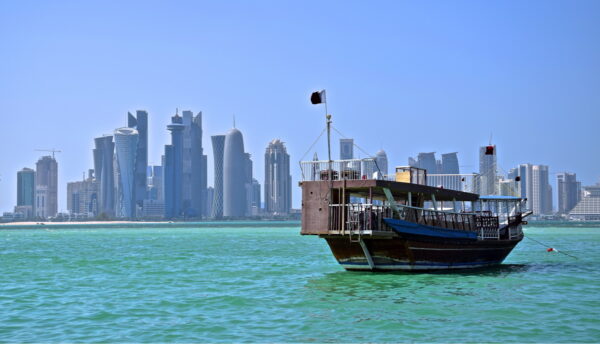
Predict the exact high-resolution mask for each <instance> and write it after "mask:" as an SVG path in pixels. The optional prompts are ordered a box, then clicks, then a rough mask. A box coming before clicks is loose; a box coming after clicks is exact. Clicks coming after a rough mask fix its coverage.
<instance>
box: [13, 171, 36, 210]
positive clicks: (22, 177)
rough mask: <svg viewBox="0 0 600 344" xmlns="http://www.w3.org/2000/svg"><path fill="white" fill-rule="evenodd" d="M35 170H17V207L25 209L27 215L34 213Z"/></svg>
mask: <svg viewBox="0 0 600 344" xmlns="http://www.w3.org/2000/svg"><path fill="white" fill-rule="evenodd" d="M34 200H35V171H34V170H32V169H31V168H27V167H25V168H23V169H22V170H21V171H19V172H17V207H23V208H24V209H27V214H28V216H27V217H31V215H33V214H35V202H34Z"/></svg>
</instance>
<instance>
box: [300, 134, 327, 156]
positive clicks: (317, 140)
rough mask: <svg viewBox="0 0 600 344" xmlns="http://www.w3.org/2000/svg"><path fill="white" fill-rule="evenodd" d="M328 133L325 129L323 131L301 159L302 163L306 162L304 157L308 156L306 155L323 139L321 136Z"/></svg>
mask: <svg viewBox="0 0 600 344" xmlns="http://www.w3.org/2000/svg"><path fill="white" fill-rule="evenodd" d="M326 131H327V128H325V129H323V131H321V133H320V134H319V136H318V137H317V139H316V140H315V142H313V143H312V145H310V147H309V148H308V150H307V151H306V153H304V155H303V156H302V158H300V161H302V160H304V157H305V156H306V154H308V153H309V152H310V151H311V150H312V149H313V147H314V146H315V145H316V144H317V142H319V139H320V138H321V136H323V134H324V133H325V132H326Z"/></svg>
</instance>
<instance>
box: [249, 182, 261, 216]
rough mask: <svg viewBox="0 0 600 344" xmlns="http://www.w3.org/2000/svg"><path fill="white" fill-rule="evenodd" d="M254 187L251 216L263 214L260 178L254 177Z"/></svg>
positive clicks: (252, 189)
mask: <svg viewBox="0 0 600 344" xmlns="http://www.w3.org/2000/svg"><path fill="white" fill-rule="evenodd" d="M251 185H252V188H251V195H252V198H251V200H250V216H258V215H260V214H261V210H262V208H261V197H260V183H259V182H258V180H256V179H254V178H252V184H251Z"/></svg>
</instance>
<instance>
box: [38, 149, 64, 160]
mask: <svg viewBox="0 0 600 344" xmlns="http://www.w3.org/2000/svg"><path fill="white" fill-rule="evenodd" d="M35 151H36V152H52V159H54V153H62V151H60V150H57V149H54V148H52V149H36V150H35Z"/></svg>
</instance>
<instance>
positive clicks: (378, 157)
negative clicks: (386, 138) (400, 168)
mask: <svg viewBox="0 0 600 344" xmlns="http://www.w3.org/2000/svg"><path fill="white" fill-rule="evenodd" d="M375 162H377V167H378V168H379V171H380V172H381V173H382V174H383V175H387V174H388V158H387V154H386V153H385V151H384V150H383V149H382V150H380V151H379V152H377V154H375Z"/></svg>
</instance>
